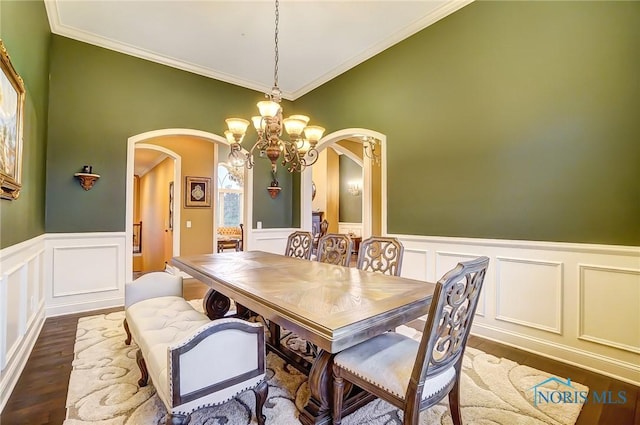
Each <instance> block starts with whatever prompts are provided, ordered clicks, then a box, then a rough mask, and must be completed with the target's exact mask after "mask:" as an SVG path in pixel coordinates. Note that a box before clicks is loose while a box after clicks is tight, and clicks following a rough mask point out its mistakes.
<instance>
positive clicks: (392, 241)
mask: <svg viewBox="0 0 640 425" xmlns="http://www.w3.org/2000/svg"><path fill="white" fill-rule="evenodd" d="M403 253H404V246H403V245H402V242H400V241H399V240H398V239H396V238H385V237H381V236H372V237H370V238H368V239H365V240H363V241H362V242H361V243H360V250H359V251H358V263H357V267H358V268H359V269H360V270H367V271H372V272H379V273H384V274H388V275H391V276H400V271H401V269H402V255H403Z"/></svg>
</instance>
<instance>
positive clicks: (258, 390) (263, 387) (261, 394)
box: [253, 381, 269, 425]
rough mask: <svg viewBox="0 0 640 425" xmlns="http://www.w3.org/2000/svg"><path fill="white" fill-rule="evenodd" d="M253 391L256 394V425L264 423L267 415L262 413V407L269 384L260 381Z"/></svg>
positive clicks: (267, 393)
mask: <svg viewBox="0 0 640 425" xmlns="http://www.w3.org/2000/svg"><path fill="white" fill-rule="evenodd" d="M253 393H254V394H255V395H256V419H257V420H258V425H264V421H265V420H266V419H267V417H266V416H265V415H263V414H262V407H263V406H264V402H265V401H267V396H268V395H269V385H268V384H267V381H262V382H260V383H259V384H258V386H257V387H255V388H254V389H253Z"/></svg>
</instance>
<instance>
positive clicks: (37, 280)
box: [0, 235, 45, 411]
mask: <svg viewBox="0 0 640 425" xmlns="http://www.w3.org/2000/svg"><path fill="white" fill-rule="evenodd" d="M44 240H45V236H44V235H40V236H37V237H35V238H33V239H30V240H28V241H24V242H21V243H19V244H16V245H12V246H10V247H7V248H5V249H3V250H1V251H0V370H2V373H1V374H0V376H1V378H0V411H1V410H2V409H4V406H5V404H6V403H7V400H8V399H9V396H10V395H11V392H12V391H13V388H14V387H15V385H16V383H17V382H18V378H19V377H20V374H21V373H22V370H23V369H24V366H25V364H26V362H27V359H28V358H29V354H30V353H31V350H32V349H33V346H34V344H35V342H36V340H37V339H38V335H39V334H40V330H41V329H42V325H43V324H44V290H43V276H44V274H43V272H42V266H43V263H44V262H43V257H44V245H45V243H44Z"/></svg>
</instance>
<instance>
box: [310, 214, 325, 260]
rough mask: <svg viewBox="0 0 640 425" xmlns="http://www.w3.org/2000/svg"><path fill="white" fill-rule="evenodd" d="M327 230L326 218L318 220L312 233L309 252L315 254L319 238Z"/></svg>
mask: <svg viewBox="0 0 640 425" xmlns="http://www.w3.org/2000/svg"><path fill="white" fill-rule="evenodd" d="M328 231H329V222H328V221H327V220H322V221H321V222H320V226H319V228H318V229H317V231H316V232H314V233H313V244H312V246H311V253H312V254H317V252H318V243H319V242H320V238H322V237H323V236H324V235H326V234H327V232H328Z"/></svg>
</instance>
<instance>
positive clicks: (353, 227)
mask: <svg viewBox="0 0 640 425" xmlns="http://www.w3.org/2000/svg"><path fill="white" fill-rule="evenodd" d="M338 233H343V234H345V235H350V234H353V235H356V236H362V223H347V222H345V221H341V222H339V223H338Z"/></svg>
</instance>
